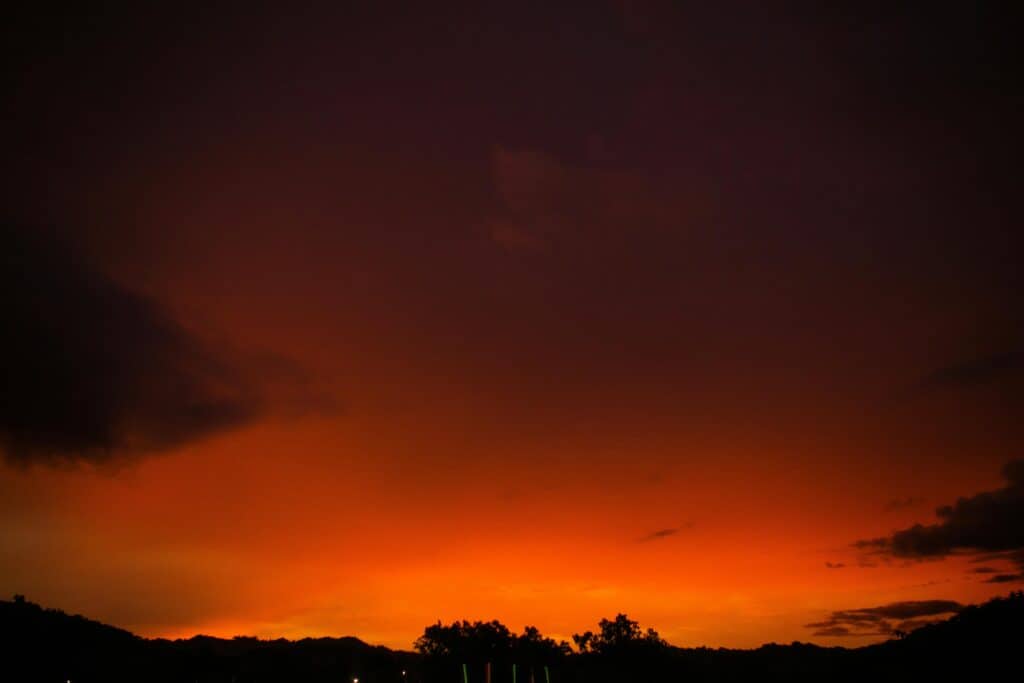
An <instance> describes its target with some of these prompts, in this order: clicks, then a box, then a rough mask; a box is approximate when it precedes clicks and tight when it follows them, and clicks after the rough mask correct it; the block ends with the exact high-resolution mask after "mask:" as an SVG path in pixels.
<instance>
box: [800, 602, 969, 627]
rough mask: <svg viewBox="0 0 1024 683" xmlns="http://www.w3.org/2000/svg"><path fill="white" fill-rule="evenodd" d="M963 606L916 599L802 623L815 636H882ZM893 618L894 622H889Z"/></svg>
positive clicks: (835, 614)
mask: <svg viewBox="0 0 1024 683" xmlns="http://www.w3.org/2000/svg"><path fill="white" fill-rule="evenodd" d="M961 609H963V605H961V604H960V603H958V602H954V601H952V600H919V601H906V602H894V603H890V604H888V605H881V606H879V607H862V608H859V609H848V610H838V611H835V612H832V613H831V614H830V615H829V617H828V618H827V619H825V620H824V621H816V622H812V623H810V624H806V625H805V627H806V628H810V629H814V635H816V636H885V635H891V634H892V633H893V632H894V631H911V630H913V629H914V628H918V627H920V626H923V625H925V624H927V623H932V622H933V621H935V619H929V618H928V617H938V616H944V615H951V614H955V613H957V612H959V611H960V610H961ZM893 621H896V625H895V626H894V625H893Z"/></svg>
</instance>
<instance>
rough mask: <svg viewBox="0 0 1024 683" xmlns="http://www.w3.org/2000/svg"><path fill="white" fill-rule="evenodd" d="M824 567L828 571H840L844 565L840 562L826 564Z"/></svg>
mask: <svg viewBox="0 0 1024 683" xmlns="http://www.w3.org/2000/svg"><path fill="white" fill-rule="evenodd" d="M825 566H826V567H828V568H829V569H842V568H843V567H845V566H846V565H845V564H843V563H842V562H826V563H825Z"/></svg>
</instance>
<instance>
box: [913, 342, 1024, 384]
mask: <svg viewBox="0 0 1024 683" xmlns="http://www.w3.org/2000/svg"><path fill="white" fill-rule="evenodd" d="M1022 370H1024V351H1020V350H1016V349H1014V350H1009V351H1003V352H1000V353H993V354H989V355H986V356H982V357H980V358H971V359H968V360H964V361H961V362H958V363H955V364H953V365H949V366H947V367H944V368H940V369H938V370H936V371H935V372H933V373H931V374H930V375H928V376H927V377H925V378H924V379H923V380H922V381H921V388H922V389H925V390H941V389H961V388H963V389H966V388H970V387H975V386H982V385H985V384H990V383H992V382H996V381H999V380H1001V379H1004V378H1008V377H1011V376H1013V375H1017V374H1020V373H1021V371H1022Z"/></svg>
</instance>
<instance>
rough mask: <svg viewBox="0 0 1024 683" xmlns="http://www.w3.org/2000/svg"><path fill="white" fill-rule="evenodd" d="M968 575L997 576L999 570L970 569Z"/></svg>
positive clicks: (992, 568) (991, 568)
mask: <svg viewBox="0 0 1024 683" xmlns="http://www.w3.org/2000/svg"><path fill="white" fill-rule="evenodd" d="M968 573H970V574H998V573H999V570H998V569H996V568H995V567H977V568H975V569H972V570H971V571H970V572H968Z"/></svg>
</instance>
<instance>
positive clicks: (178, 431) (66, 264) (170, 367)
mask: <svg viewBox="0 0 1024 683" xmlns="http://www.w3.org/2000/svg"><path fill="white" fill-rule="evenodd" d="M0 244H2V256H0V304H2V307H3V319H4V320H3V323H4V324H3V326H4V330H5V332H4V334H3V335H2V336H0V364H2V366H3V376H4V391H3V394H2V396H0V449H2V450H3V454H4V456H5V457H6V458H7V459H8V460H9V461H11V462H14V463H29V462H33V461H37V462H38V461H46V462H53V461H56V460H60V459H66V460H85V461H97V460H102V459H105V458H108V457H111V456H115V455H122V454H137V453H144V452H150V451H159V450H163V449H167V448H172V447H175V446H178V445H180V444H183V443H186V442H190V441H193V440H196V439H199V438H202V437H204V436H207V435H210V434H214V433H216V432H220V431H223V430H226V429H230V428H232V427H237V426H239V425H242V424H245V423H247V422H250V421H252V420H253V419H255V418H256V417H257V416H259V415H260V414H262V413H263V412H264V410H265V409H266V402H265V400H264V397H263V396H262V395H261V392H260V387H261V386H262V385H258V384H257V383H255V382H254V381H252V380H251V378H250V376H249V375H250V372H249V371H251V370H253V369H254V368H255V369H257V370H258V369H265V370H266V371H267V373H268V374H269V375H270V376H272V377H273V378H277V379H275V381H277V382H279V383H286V384H289V385H294V384H295V382H294V378H293V377H292V376H291V375H293V374H294V371H292V370H288V371H286V370H284V369H283V368H284V367H286V366H287V365H288V364H287V363H286V362H285V361H276V362H269V361H266V360H264V359H260V360H258V361H256V362H255V364H250V365H249V366H248V367H247V368H246V369H243V366H245V365H246V364H245V363H239V362H237V361H236V359H234V358H231V357H229V354H226V353H224V352H221V351H218V350H216V349H214V348H213V347H211V346H210V345H208V344H205V343H204V342H203V341H201V340H200V339H198V338H197V337H195V336H194V335H193V334H191V333H189V332H188V331H187V330H186V329H184V328H183V327H182V326H181V325H179V324H178V323H177V322H176V321H175V320H174V319H172V318H171V317H170V316H169V315H168V313H167V312H166V311H165V310H163V309H162V308H161V307H160V306H159V305H158V304H157V303H156V302H154V301H151V300H149V299H147V298H146V297H143V296H140V295H138V294H136V293H134V292H132V291H129V290H128V289H126V288H125V287H123V286H121V285H119V284H118V283H116V282H114V281H113V280H111V279H110V278H108V277H106V276H105V275H103V274H101V273H99V272H97V271H96V270H94V269H93V268H91V267H89V266H88V265H86V264H85V263H84V262H83V261H82V260H81V258H79V257H78V256H77V255H76V252H75V251H74V250H72V249H71V248H69V247H67V246H66V245H63V244H61V243H60V242H59V241H58V240H54V239H51V238H49V237H44V236H43V234H42V232H39V231H36V232H33V231H29V230H26V229H22V228H14V227H12V226H10V225H6V226H3V227H2V228H0Z"/></svg>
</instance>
